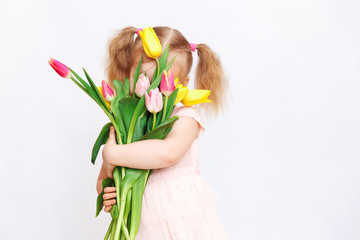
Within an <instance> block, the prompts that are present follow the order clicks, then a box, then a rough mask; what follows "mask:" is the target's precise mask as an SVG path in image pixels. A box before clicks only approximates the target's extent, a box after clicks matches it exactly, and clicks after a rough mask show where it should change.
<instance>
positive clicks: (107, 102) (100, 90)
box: [97, 86, 110, 110]
mask: <svg viewBox="0 0 360 240" xmlns="http://www.w3.org/2000/svg"><path fill="white" fill-rule="evenodd" d="M97 89H98V90H99V92H100V94H101V97H102V98H103V99H104V100H105V103H106V106H107V107H108V109H109V110H110V102H109V101H108V100H106V99H105V98H104V94H103V92H102V87H101V86H99V87H97Z"/></svg>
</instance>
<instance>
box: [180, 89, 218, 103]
mask: <svg viewBox="0 0 360 240" xmlns="http://www.w3.org/2000/svg"><path fill="white" fill-rule="evenodd" d="M209 95H210V90H204V89H194V90H190V91H189V92H188V94H186V96H185V97H184V98H183V99H182V100H181V103H182V104H184V106H193V105H195V104H199V103H208V102H212V101H211V100H210V99H208V96H209Z"/></svg>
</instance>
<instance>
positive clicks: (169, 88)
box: [160, 70, 175, 97]
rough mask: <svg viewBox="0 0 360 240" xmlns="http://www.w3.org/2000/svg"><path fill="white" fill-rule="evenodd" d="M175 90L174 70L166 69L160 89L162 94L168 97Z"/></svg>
mask: <svg viewBox="0 0 360 240" xmlns="http://www.w3.org/2000/svg"><path fill="white" fill-rule="evenodd" d="M174 90H175V83H174V73H173V72H172V71H168V72H166V71H165V70H164V71H163V74H162V77H161V83H160V91H161V92H162V94H164V95H165V96H167V97H168V96H170V94H171V93H172V92H173V91H174Z"/></svg>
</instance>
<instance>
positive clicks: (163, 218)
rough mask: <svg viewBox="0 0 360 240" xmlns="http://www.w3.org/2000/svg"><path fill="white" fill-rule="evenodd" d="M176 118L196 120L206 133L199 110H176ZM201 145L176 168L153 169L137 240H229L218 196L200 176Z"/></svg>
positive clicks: (183, 107)
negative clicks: (220, 215) (219, 207)
mask: <svg viewBox="0 0 360 240" xmlns="http://www.w3.org/2000/svg"><path fill="white" fill-rule="evenodd" d="M172 115H173V116H175V115H176V116H186V117H192V118H194V119H195V120H196V121H197V122H198V124H199V128H200V129H199V131H200V133H202V132H203V131H204V125H203V122H202V120H201V118H200V114H199V113H198V111H197V110H196V109H195V108H193V107H185V106H182V107H175V109H174V112H173V114H172ZM199 135H200V134H199ZM198 142H199V137H198V138H196V139H195V140H194V142H193V144H192V146H191V147H190V149H189V150H188V151H187V153H186V154H185V155H184V156H183V158H182V159H181V160H180V161H179V162H178V163H176V164H175V165H173V166H171V167H169V168H162V169H155V170H153V172H152V174H151V175H150V177H149V180H148V183H147V185H146V188H145V192H144V196H143V205H142V212H141V220H140V227H139V232H138V235H137V237H136V240H224V239H228V237H227V235H226V231H225V228H224V226H223V224H222V222H221V219H220V217H219V215H218V213H217V210H216V207H215V200H216V198H217V197H216V195H215V194H214V193H213V192H212V190H211V189H210V187H209V186H208V185H207V183H206V182H205V181H204V179H203V178H202V177H200V175H199V159H198Z"/></svg>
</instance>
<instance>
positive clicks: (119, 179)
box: [111, 167, 122, 239]
mask: <svg viewBox="0 0 360 240" xmlns="http://www.w3.org/2000/svg"><path fill="white" fill-rule="evenodd" d="M113 177H114V182H115V188H116V204H117V207H118V210H120V207H122V206H121V198H120V196H121V194H122V193H121V192H120V189H121V188H120V187H121V182H122V176H121V172H120V167H115V169H114V172H113ZM121 222H122V219H121V218H120V217H119V215H118V219H117V221H116V223H115V224H114V226H113V228H114V229H115V230H114V231H113V232H114V237H115V239H119V236H117V237H116V235H118V234H119V233H120V228H119V226H121ZM118 232H119V233H118ZM111 235H112V236H113V233H111Z"/></svg>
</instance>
